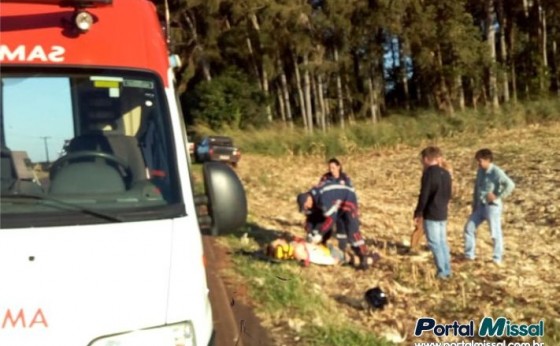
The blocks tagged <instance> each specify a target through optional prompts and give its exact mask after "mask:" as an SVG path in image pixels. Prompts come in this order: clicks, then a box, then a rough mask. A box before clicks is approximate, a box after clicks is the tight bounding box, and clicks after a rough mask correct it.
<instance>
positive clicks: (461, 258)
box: [455, 255, 475, 263]
mask: <svg viewBox="0 0 560 346" xmlns="http://www.w3.org/2000/svg"><path fill="white" fill-rule="evenodd" d="M474 260H475V259H474V258H472V257H468V256H466V255H462V256H459V257H455V262H459V263H463V262H474Z"/></svg>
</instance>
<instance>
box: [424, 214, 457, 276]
mask: <svg viewBox="0 0 560 346" xmlns="http://www.w3.org/2000/svg"><path fill="white" fill-rule="evenodd" d="M424 231H425V232H426V239H427V240H428V245H429V246H430V249H431V250H432V253H433V254H434V261H435V263H436V267H437V271H438V273H437V276H438V277H440V278H445V277H450V276H451V259H450V257H451V256H450V255H449V246H448V245H447V221H433V220H424Z"/></svg>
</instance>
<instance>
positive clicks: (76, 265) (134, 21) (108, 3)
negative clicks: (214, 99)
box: [0, 0, 247, 346]
mask: <svg viewBox="0 0 560 346" xmlns="http://www.w3.org/2000/svg"><path fill="white" fill-rule="evenodd" d="M0 16H1V18H0V69H1V71H0V72H1V74H0V78H1V88H0V121H1V123H0V129H1V134H0V140H1V152H0V154H1V156H0V159H1V161H0V168H1V198H0V225H1V229H0V345H2V346H19V345H21V346H30V345H53V346H66V345H68V346H70V345H71V346H78V345H83V346H86V345H90V346H109V345H111V346H116V345H123V346H125V345H135V346H136V345H150V346H155V345H160V346H185V345H211V344H213V343H214V340H215V332H214V325H213V316H212V309H211V302H210V300H209V295H208V292H209V288H208V284H207V280H206V268H205V258H204V252H203V246H202V240H203V236H202V234H201V229H202V226H201V223H202V221H203V219H204V222H206V223H208V224H209V225H210V231H211V233H212V234H218V233H220V232H224V231H228V230H230V229H233V228H236V227H240V226H242V225H243V224H244V223H245V221H246V215H247V202H246V197H245V193H244V190H243V186H242V184H241V182H240V181H239V179H238V177H237V176H236V174H235V172H234V171H233V170H232V168H230V167H229V166H226V165H224V164H220V163H207V164H205V165H204V167H203V176H204V187H205V189H204V190H205V192H203V195H200V196H198V195H197V196H196V197H195V194H194V190H193V188H194V184H193V180H192V179H191V173H190V170H191V166H190V162H189V152H188V144H189V141H188V139H187V135H186V130H185V126H184V123H183V119H182V116H181V112H180V107H179V105H178V102H177V96H176V92H175V89H174V79H173V70H172V69H173V67H174V66H175V65H174V63H173V61H175V60H174V59H171V58H170V52H169V49H168V47H167V44H166V38H165V33H164V29H162V28H163V27H164V25H162V24H161V21H160V20H159V18H158V15H157V12H156V8H155V6H154V4H153V3H151V2H150V1H148V0H20V1H17V0H14V1H4V0H2V1H1V2H0ZM203 209H206V210H208V216H207V217H205V218H202V217H198V216H197V210H203Z"/></svg>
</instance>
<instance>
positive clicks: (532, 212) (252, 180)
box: [238, 125, 560, 341]
mask: <svg viewBox="0 0 560 346" xmlns="http://www.w3.org/2000/svg"><path fill="white" fill-rule="evenodd" d="M438 145H439V146H440V147H441V148H442V149H443V151H444V154H445V156H446V158H447V160H448V161H449V162H450V163H451V164H452V165H453V168H454V194H453V201H452V204H451V206H450V217H449V222H448V241H449V244H450V248H451V251H452V269H453V271H454V274H455V275H454V277H453V278H452V279H451V280H449V281H445V282H440V281H437V280H435V279H433V274H434V273H435V269H434V264H433V260H432V257H431V254H430V253H429V252H421V253H420V256H414V257H411V256H410V255H406V254H403V253H402V252H401V251H399V248H398V247H396V245H398V244H399V243H402V242H403V239H409V237H410V234H411V232H412V230H413V227H412V212H413V209H414V206H415V203H416V198H417V195H418V190H419V184H420V176H421V166H420V163H419V159H418V158H419V156H418V155H419V151H420V150H421V149H422V148H421V147H414V148H410V147H400V148H398V149H392V150H387V151H383V150H376V151H370V152H369V153H367V154H363V153H362V154H355V155H348V156H341V157H338V158H339V159H340V161H341V162H342V164H343V167H344V169H345V171H346V172H347V173H348V174H349V175H350V177H351V179H352V181H353V183H354V186H355V187H356V191H357V194H358V199H359V204H360V213H361V230H362V232H363V234H364V235H365V237H366V238H368V239H371V240H375V242H376V244H386V246H384V247H385V248H384V249H378V251H380V252H381V253H382V254H383V255H384V256H385V258H384V260H383V262H384V263H383V264H380V265H379V266H378V267H377V268H374V269H371V270H370V271H369V272H366V273H359V274H356V273H355V272H354V271H352V269H350V268H347V267H337V268H324V267H315V266H313V267H310V268H307V269H306V270H304V271H302V274H301V275H304V276H305V277H306V279H309V280H311V281H312V282H315V283H317V284H318V285H319V286H320V287H322V290H323V292H322V294H324V295H325V296H326V297H328V298H329V299H332V301H333V303H334V304H336V306H337V308H338V309H340V311H341V314H342V315H343V316H345V318H347V319H348V320H350V321H353V322H355V323H356V325H358V326H361V327H363V328H366V330H369V331H371V332H373V333H376V334H377V335H381V336H382V335H386V336H387V338H389V339H393V340H395V341H398V340H400V339H403V340H404V339H406V340H409V341H410V340H414V341H422V340H435V338H434V337H430V336H427V335H425V336H424V337H423V338H414V337H413V336H412V337H411V335H412V333H413V328H414V326H415V322H416V319H417V318H418V317H422V316H432V317H434V318H436V320H437V321H438V322H440V323H451V322H453V321H454V320H458V321H463V322H467V321H469V320H470V319H474V320H475V322H478V321H480V319H481V318H482V317H484V316H493V317H498V316H506V317H508V318H511V319H512V320H514V321H516V322H518V323H536V322H538V321H539V320H540V319H541V318H544V319H545V320H547V319H552V318H555V317H556V318H557V317H558V311H560V279H558V274H557V271H558V268H560V246H559V244H558V240H559V239H560V154H558V151H557V150H558V148H560V125H553V126H547V127H543V126H532V127H526V128H523V129H515V130H507V131H492V132H490V133H488V134H487V135H486V136H484V137H480V138H471V137H468V136H464V137H461V138H456V139H452V140H443V141H441V142H439V143H438ZM482 147H488V148H491V149H492V150H493V151H494V153H495V162H496V164H498V165H499V166H500V167H502V168H503V169H504V170H505V171H506V172H507V173H508V174H509V175H510V177H512V179H513V180H514V181H515V182H516V184H517V187H516V190H515V191H514V192H513V194H512V195H511V196H510V197H509V198H508V199H507V200H506V201H505V209H504V214H503V229H504V242H505V260H504V261H505V262H504V264H505V266H504V267H502V268H496V267H494V266H492V265H491V263H488V261H489V260H490V259H491V253H492V240H491V238H490V235H489V230H488V227H487V225H486V224H483V225H482V226H481V227H480V228H479V230H478V233H477V237H478V239H477V256H478V260H477V261H475V262H459V261H457V260H456V259H457V258H458V257H459V256H460V255H461V253H462V249H463V226H464V223H465V221H466V219H467V217H468V215H469V212H470V202H471V198H472V195H471V194H472V184H473V181H474V175H475V170H476V166H475V164H474V162H473V156H474V153H475V151H476V150H478V149H480V148H482ZM325 161H326V160H325V159H323V158H321V157H316V156H310V157H302V156H289V157H283V158H272V157H265V156H254V155H250V154H246V155H245V156H244V158H243V162H242V164H241V165H240V166H239V168H238V173H239V175H240V177H241V179H242V181H243V182H244V185H245V188H246V191H247V195H248V202H249V211H250V214H251V218H252V220H253V221H254V223H256V224H258V226H259V227H262V228H264V229H273V230H280V231H289V232H293V233H296V234H303V230H302V228H301V223H302V221H303V216H302V215H301V214H298V213H297V210H296V203H295V197H296V194H297V193H298V192H302V191H305V190H306V189H308V188H310V187H311V186H312V185H313V184H315V183H316V182H317V181H318V179H319V177H320V176H321V174H323V173H324V172H325V171H326V163H325ZM421 244H423V245H425V240H422V242H421ZM377 284H379V285H381V286H382V287H384V288H385V289H386V292H388V293H389V299H390V301H391V304H389V305H388V306H387V307H386V309H385V310H383V311H379V312H374V313H368V312H366V311H365V310H363V309H360V308H359V304H358V303H357V301H359V300H360V299H361V297H362V295H363V293H364V292H365V290H366V289H367V288H370V287H371V286H372V285H377ZM341 295H344V296H345V297H347V299H346V300H344V299H338V300H337V299H336V297H340V296H341ZM261 317H263V318H264V319H265V320H267V319H268V320H270V319H269V318H268V317H267V316H261ZM397 321H398V322H397ZM545 331H546V327H545ZM279 332H280V333H282V331H281V330H280V331H279ZM399 338H400V339H399ZM458 340H460V338H458V337H457V338H455V337H449V338H448V339H446V340H440V341H458ZM401 341H402V340H401Z"/></svg>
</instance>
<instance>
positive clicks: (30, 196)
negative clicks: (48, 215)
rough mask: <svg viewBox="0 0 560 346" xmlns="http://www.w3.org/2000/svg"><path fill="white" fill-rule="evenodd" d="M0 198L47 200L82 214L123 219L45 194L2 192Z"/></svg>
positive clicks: (106, 218) (113, 219)
mask: <svg viewBox="0 0 560 346" xmlns="http://www.w3.org/2000/svg"><path fill="white" fill-rule="evenodd" d="M2 198H23V199H34V200H39V201H47V202H52V203H54V204H55V205H57V206H59V207H66V208H71V209H75V210H78V211H80V212H82V213H84V214H89V215H93V216H97V217H98V218H101V219H105V220H108V221H113V222H123V221H124V220H123V219H121V218H120V217H118V216H115V215H111V214H107V213H104V212H100V211H97V210H93V209H90V208H86V207H82V206H79V205H76V204H72V203H68V202H64V201H61V200H59V199H56V198H52V197H50V196H46V195H34V194H30V193H13V194H12V193H10V194H2Z"/></svg>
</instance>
